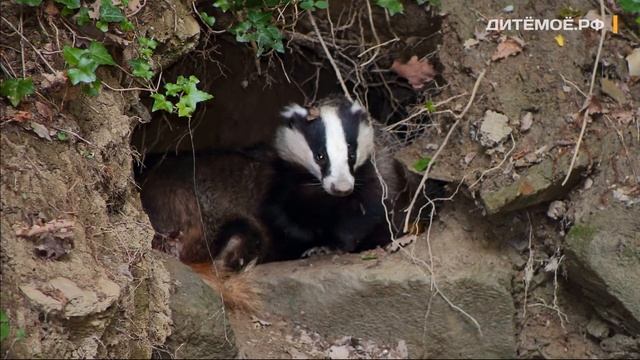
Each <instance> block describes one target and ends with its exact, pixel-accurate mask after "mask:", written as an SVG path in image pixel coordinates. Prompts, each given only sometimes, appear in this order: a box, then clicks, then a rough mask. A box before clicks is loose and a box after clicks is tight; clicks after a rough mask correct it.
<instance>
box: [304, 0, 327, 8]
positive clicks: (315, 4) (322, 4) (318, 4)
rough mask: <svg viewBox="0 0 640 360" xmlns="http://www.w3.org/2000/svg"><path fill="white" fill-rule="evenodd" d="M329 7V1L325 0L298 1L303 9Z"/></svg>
mask: <svg viewBox="0 0 640 360" xmlns="http://www.w3.org/2000/svg"><path fill="white" fill-rule="evenodd" d="M327 7H329V2H327V1H316V0H302V1H300V8H301V9H304V10H311V11H313V10H315V9H326V8H327Z"/></svg>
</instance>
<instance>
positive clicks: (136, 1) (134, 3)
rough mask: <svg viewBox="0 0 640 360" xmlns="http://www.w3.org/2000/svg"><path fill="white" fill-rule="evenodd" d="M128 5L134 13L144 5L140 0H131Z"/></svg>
mask: <svg viewBox="0 0 640 360" xmlns="http://www.w3.org/2000/svg"><path fill="white" fill-rule="evenodd" d="M127 7H128V8H129V10H130V11H131V12H132V13H133V12H136V11H138V10H139V9H140V8H141V7H142V4H141V3H140V0H129V4H128V5H127Z"/></svg>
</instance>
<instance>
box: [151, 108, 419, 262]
mask: <svg viewBox="0 0 640 360" xmlns="http://www.w3.org/2000/svg"><path fill="white" fill-rule="evenodd" d="M281 115H282V123H281V124H280V125H279V126H278V128H277V130H276V133H275V136H274V139H273V141H272V143H271V144H269V145H267V146H258V147H256V148H255V149H258V150H256V151H235V152H223V153H220V152H218V153H209V154H206V155H199V156H196V157H195V159H194V158H193V156H192V155H191V154H188V155H183V156H178V157H174V158H172V159H169V160H165V161H164V162H162V163H161V164H160V165H158V166H156V167H155V168H154V169H153V170H151V171H149V172H147V173H146V174H145V175H144V176H143V177H142V183H143V184H142V191H141V200H142V204H143V207H144V209H145V210H146V212H147V214H148V215H149V219H150V221H151V224H152V225H153V227H154V229H155V231H156V236H155V237H154V240H153V244H152V245H153V247H154V248H156V249H160V250H163V251H167V252H170V253H173V254H174V255H176V256H177V257H179V258H180V260H182V261H184V262H188V263H197V262H207V261H209V262H210V260H211V259H214V260H217V261H220V262H221V263H222V265H223V266H224V267H226V268H231V269H239V268H241V267H242V266H244V265H245V264H247V263H248V262H250V261H252V260H255V261H257V262H267V261H277V260H290V259H295V258H298V257H300V256H302V255H303V254H304V253H305V252H306V251H307V250H309V249H313V248H318V247H327V248H330V249H334V250H338V251H344V252H354V251H361V250H365V249H370V248H374V247H376V246H381V245H385V244H387V243H389V242H390V240H391V237H392V236H394V235H396V234H397V233H398V229H399V227H400V226H399V224H400V221H401V220H402V219H401V216H402V215H403V212H402V209H403V207H404V206H406V204H408V200H409V197H410V195H411V194H412V193H411V189H412V186H411V181H409V180H408V179H409V174H408V172H407V171H406V169H405V168H404V166H402V165H401V164H400V163H399V162H397V161H395V160H394V159H393V158H392V156H391V154H390V153H389V152H388V151H384V150H385V149H384V145H385V144H386V143H387V141H386V140H385V138H384V136H383V134H381V132H379V131H377V130H376V128H375V127H376V126H375V124H374V122H373V120H372V119H370V118H369V116H368V114H367V112H366V111H365V110H364V108H363V107H362V106H361V105H360V104H359V103H357V102H352V101H350V100H347V99H346V98H344V97H330V98H326V99H324V100H322V101H320V102H319V103H317V104H315V105H314V106H310V107H303V106H300V105H298V104H291V105H289V106H287V107H286V108H285V109H284V110H283V111H282V113H281ZM256 154H258V155H256ZM194 160H195V167H194V164H193V161H194ZM194 168H195V172H194ZM379 175H381V179H382V180H383V181H382V182H381V181H380V177H379ZM383 195H385V196H383Z"/></svg>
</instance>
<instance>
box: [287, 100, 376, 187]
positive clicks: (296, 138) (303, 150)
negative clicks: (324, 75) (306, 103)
mask: <svg viewBox="0 0 640 360" xmlns="http://www.w3.org/2000/svg"><path fill="white" fill-rule="evenodd" d="M282 116H283V117H284V119H285V125H284V126H281V127H280V128H279V129H278V132H277V135H276V140H275V146H276V150H277V151H278V155H279V156H280V158H282V159H283V160H285V161H287V162H290V163H294V164H297V165H300V166H302V167H304V168H305V169H306V170H307V171H308V172H309V173H311V174H312V175H313V176H315V177H316V178H317V179H318V180H320V182H321V183H322V187H323V188H324V190H325V191H326V192H327V193H328V194H330V195H333V196H347V195H349V194H351V192H353V188H354V185H355V178H354V175H353V174H354V173H355V170H356V169H358V168H359V167H360V166H362V165H363V164H364V163H365V162H367V161H369V159H370V158H371V155H372V153H373V128H372V127H371V124H370V123H369V119H368V117H367V114H366V112H365V111H364V109H363V108H362V106H360V104H358V103H351V102H349V101H348V100H341V101H335V102H329V103H327V104H324V105H320V106H319V107H318V108H317V109H315V110H311V115H310V110H309V109H305V108H304V107H302V106H300V105H297V104H293V105H290V106H288V107H286V108H285V109H284V111H283V112H282Z"/></svg>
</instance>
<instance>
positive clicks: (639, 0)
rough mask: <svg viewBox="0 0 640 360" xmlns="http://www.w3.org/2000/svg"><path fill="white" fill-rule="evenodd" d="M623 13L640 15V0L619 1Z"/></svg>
mask: <svg viewBox="0 0 640 360" xmlns="http://www.w3.org/2000/svg"><path fill="white" fill-rule="evenodd" d="M618 5H620V8H621V9H622V11H624V12H627V13H632V14H635V13H640V0H618Z"/></svg>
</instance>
